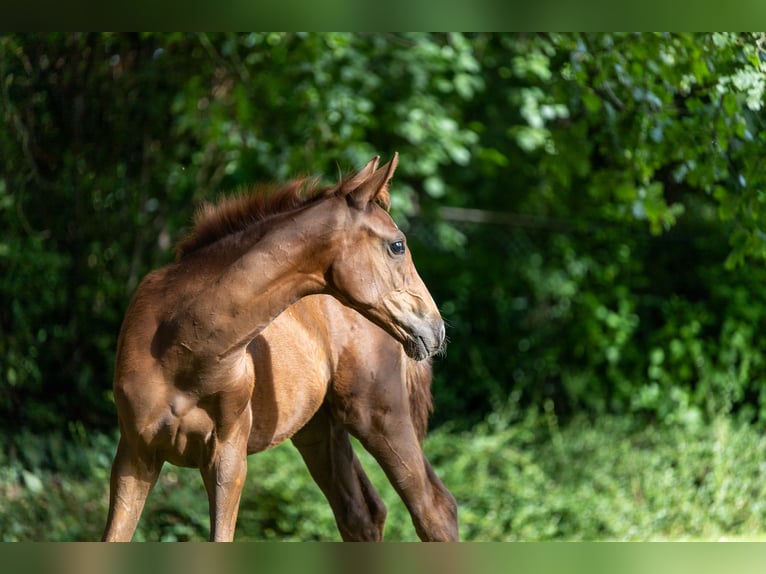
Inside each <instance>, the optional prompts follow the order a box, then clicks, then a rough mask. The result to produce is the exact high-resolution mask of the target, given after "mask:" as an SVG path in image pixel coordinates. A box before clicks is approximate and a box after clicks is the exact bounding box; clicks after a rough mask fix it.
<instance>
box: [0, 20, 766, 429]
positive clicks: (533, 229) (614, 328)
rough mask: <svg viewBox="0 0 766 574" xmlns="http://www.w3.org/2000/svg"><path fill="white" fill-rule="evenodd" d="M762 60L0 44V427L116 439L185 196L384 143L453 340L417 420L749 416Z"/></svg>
mask: <svg viewBox="0 0 766 574" xmlns="http://www.w3.org/2000/svg"><path fill="white" fill-rule="evenodd" d="M765 57H766V51H765V50H764V37H763V36H762V35H758V34H457V33H455V34H426V33H413V34H350V33H333V34H304V33H247V34H203V33H200V34H150V33H146V34H106V33H105V34H50V35H42V34H16V35H5V36H2V37H1V38H0V77H2V86H0V110H1V112H0V113H2V124H0V125H1V126H2V127H0V156H1V157H2V158H3V171H2V176H1V177H0V225H2V228H3V230H4V231H3V235H2V238H0V300H2V301H3V303H4V304H3V306H2V308H1V309H0V390H1V391H2V392H0V414H2V419H3V421H4V422H3V426H5V427H6V428H27V429H30V430H35V431H50V430H54V429H64V428H66V427H67V424H68V423H69V422H70V421H78V422H81V423H83V424H86V425H87V426H88V427H89V428H101V429H106V428H109V429H112V428H114V413H113V408H112V405H111V396H110V391H109V388H110V376H111V372H112V369H113V352H114V347H115V342H116V335H117V332H118V330H119V324H120V320H121V317H122V313H123V310H124V309H125V307H126V305H127V302H128V299H129V297H130V294H131V293H132V291H133V289H134V287H135V285H136V284H137V282H138V281H139V280H140V278H141V277H142V276H143V275H144V274H145V273H146V272H147V271H148V270H150V269H152V268H154V267H156V266H158V265H160V264H163V263H165V262H167V261H169V260H170V259H171V258H172V245H173V243H174V241H175V240H176V239H177V238H179V237H180V236H181V234H182V233H183V231H184V228H185V227H186V225H187V224H188V222H189V220H190V217H191V214H192V212H193V209H194V207H195V205H196V204H197V203H198V202H199V201H200V200H202V199H210V198H213V197H214V196H215V195H216V194H217V193H218V192H220V191H232V190H236V189H238V188H240V187H242V186H246V185H249V184H250V183H252V182H254V181H263V180H281V179H284V178H287V177H290V176H292V175H295V174H302V173H305V172H311V173H325V174H327V175H328V176H329V177H331V178H332V177H335V174H336V173H337V172H339V171H340V172H343V171H346V170H349V169H353V168H355V167H358V166H360V165H362V164H363V163H364V161H366V160H367V159H368V158H369V157H370V156H371V155H373V154H376V153H381V154H383V155H390V153H392V152H393V151H394V150H398V151H399V152H400V154H401V157H402V161H401V168H400V170H399V172H397V178H396V181H395V185H394V188H393V215H394V217H395V218H396V219H397V221H398V222H399V223H400V224H401V225H402V227H404V228H406V229H407V231H408V233H409V236H410V238H411V240H412V241H411V245H412V249H413V253H414V255H415V260H416V263H417V265H418V268H419V269H420V270H421V272H422V275H423V276H424V278H425V280H426V282H427V284H428V285H429V287H430V288H431V289H432V291H433V292H434V294H435V296H436V300H437V301H438V302H439V304H440V305H441V306H442V308H443V311H444V315H445V317H446V319H447V320H448V322H449V323H450V325H451V327H450V339H451V345H450V347H449V350H448V353H447V355H446V357H444V358H440V359H439V360H438V361H437V363H436V382H435V389H436V393H435V394H436V416H435V419H434V422H435V424H437V425H438V424H442V423H444V422H446V421H459V422H461V424H463V425H464V426H465V427H466V428H467V427H470V426H471V425H472V424H473V423H475V422H477V421H478V420H481V419H482V418H483V417H484V416H485V415H486V414H487V413H488V412H490V411H491V410H492V409H493V407H494V406H495V405H497V404H503V403H504V402H505V401H506V400H507V397H508V396H509V395H510V394H511V393H512V392H514V391H517V392H519V393H520V395H519V396H520V400H521V402H522V404H523V405H524V406H525V407H530V408H532V409H539V408H541V406H542V405H544V404H547V401H552V404H553V405H554V407H555V410H556V412H557V414H559V415H563V414H567V415H572V414H574V413H577V412H588V413H591V414H605V413H627V412H638V413H641V414H642V415H643V416H646V417H647V420H660V421H665V420H667V421H668V422H672V421H677V420H687V419H688V420H695V419H697V418H700V417H703V418H704V417H708V418H713V417H715V416H716V415H718V414H725V413H727V412H738V413H739V412H741V413H744V414H745V415H746V416H748V417H750V418H753V419H754V418H763V417H764V416H766V394H764V392H763V391H762V389H761V387H762V385H760V380H761V378H762V377H763V374H764V373H763V359H762V352H761V349H760V348H759V345H758V338H757V334H758V331H759V327H760V324H761V322H762V318H763V316H764V313H766V308H764V305H763V298H762V296H761V294H760V285H761V284H762V283H763V277H762V274H763V268H762V265H763V259H764V256H765V255H766V249H765V248H764V246H765V245H766V243H764V237H766V236H765V235H764V229H765V228H766V227H765V226H764V221H763V220H764V213H766V211H764V209H763V205H764V203H766V195H764V193H763V192H762V190H763V189H764V187H765V185H764V184H766V181H764V177H766V176H764V174H763V170H761V169H760V163H761V157H760V155H761V149H762V148H763V145H764V143H765V142H764V137H766V136H765V135H764V134H766V130H764V129H763V110H762V105H763V96H764V89H766V83H765V82H764V81H763V77H764V76H763V72H764V63H763V62H764V59H765ZM444 208H452V209H453V210H454V208H467V209H469V210H479V211H478V212H474V211H469V212H465V211H451V212H450V211H445V209H444ZM466 213H468V214H469V215H466ZM477 213H478V215H477Z"/></svg>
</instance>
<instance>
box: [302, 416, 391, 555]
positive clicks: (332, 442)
mask: <svg viewBox="0 0 766 574" xmlns="http://www.w3.org/2000/svg"><path fill="white" fill-rule="evenodd" d="M292 440H293V444H294V445H295V446H296V447H297V449H298V450H299V451H300V453H301V456H302V457H303V460H304V461H305V462H306V466H307V467H308V469H309V472H310V473H311V476H312V478H313V479H314V481H315V482H316V483H317V485H318V486H319V488H320V489H321V490H322V492H323V493H324V495H325V498H327V501H328V502H329V503H330V507H331V508H332V511H333V514H334V515H335V522H336V524H337V526H338V531H339V532H340V535H341V537H342V538H343V540H345V541H368V542H378V541H380V540H382V538H383V527H384V524H385V521H386V506H385V504H384V503H383V500H382V499H381V498H380V496H379V495H378V493H377V492H376V491H375V488H374V487H373V486H372V483H371V482H370V480H369V479H368V478H367V475H366V474H365V472H364V469H363V468H362V465H361V463H360V462H359V459H358V458H357V457H356V454H354V449H353V448H352V446H351V442H350V440H349V436H348V433H347V432H346V430H345V429H344V428H343V427H342V426H341V425H340V424H338V423H337V422H336V421H334V420H333V419H332V418H331V417H330V416H329V415H328V413H327V411H326V410H325V409H324V408H322V409H320V410H319V412H317V413H316V414H315V415H314V417H313V418H312V419H311V421H309V423H308V424H307V425H306V426H304V427H303V428H302V429H301V430H300V431H299V432H298V433H297V434H296V435H295V436H294V437H293V439H292Z"/></svg>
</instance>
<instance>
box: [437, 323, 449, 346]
mask: <svg viewBox="0 0 766 574" xmlns="http://www.w3.org/2000/svg"><path fill="white" fill-rule="evenodd" d="M446 338H447V330H446V329H445V327H444V321H442V323H441V325H439V346H441V344H442V343H444V339H446Z"/></svg>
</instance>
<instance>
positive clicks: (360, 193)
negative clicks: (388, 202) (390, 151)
mask: <svg viewBox="0 0 766 574" xmlns="http://www.w3.org/2000/svg"><path fill="white" fill-rule="evenodd" d="M378 159H379V158H378V157H376V158H375V159H373V160H372V161H370V163H368V164H367V165H366V166H365V167H364V169H363V170H362V171H361V172H359V174H358V175H356V176H354V178H352V181H353V180H354V179H357V178H358V177H359V176H360V175H361V174H362V173H363V172H366V171H367V169H368V168H369V167H370V166H371V165H374V166H375V167H377V163H378ZM398 164H399V154H398V153H397V152H394V157H392V158H391V161H389V162H388V163H387V164H385V165H384V166H382V167H380V168H379V169H377V170H374V173H372V174H371V175H369V176H367V177H365V178H364V179H363V180H362V181H361V182H360V183H359V184H358V185H355V186H353V187H352V186H351V185H349V188H348V189H349V193H348V196H347V197H348V198H349V199H350V200H352V201H353V203H354V205H355V206H356V207H359V208H364V207H365V206H366V205H367V204H368V203H371V202H373V201H375V200H376V199H377V198H378V195H380V194H386V195H385V198H387V197H388V195H387V193H388V182H389V181H391V178H392V177H394V172H395V171H396V166H397V165H398ZM373 169H374V168H373ZM349 183H351V182H349Z"/></svg>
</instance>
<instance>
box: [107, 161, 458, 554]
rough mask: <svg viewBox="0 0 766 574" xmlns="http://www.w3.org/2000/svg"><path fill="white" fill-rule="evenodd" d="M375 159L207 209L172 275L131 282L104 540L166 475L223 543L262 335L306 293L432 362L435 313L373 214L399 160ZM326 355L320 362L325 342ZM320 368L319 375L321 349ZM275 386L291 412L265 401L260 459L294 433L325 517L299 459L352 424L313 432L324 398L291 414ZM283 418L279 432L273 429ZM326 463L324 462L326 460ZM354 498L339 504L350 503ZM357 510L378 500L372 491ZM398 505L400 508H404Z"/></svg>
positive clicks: (169, 269) (293, 386)
mask: <svg viewBox="0 0 766 574" xmlns="http://www.w3.org/2000/svg"><path fill="white" fill-rule="evenodd" d="M378 161H379V160H378V158H374V159H373V160H371V161H370V162H369V163H368V164H367V165H366V166H365V167H364V168H363V169H362V170H361V171H360V172H358V173H357V174H355V175H352V176H350V177H348V178H345V179H343V180H342V181H341V182H340V183H339V184H338V185H336V186H333V187H326V188H320V187H319V186H318V185H316V184H315V183H312V182H307V181H306V180H296V181H294V182H291V183H289V184H287V185H285V186H283V187H282V188H280V189H279V190H276V191H274V192H273V193H271V194H268V195H265V194H258V193H254V194H251V195H247V196H241V197H238V198H234V199H231V200H228V201H224V202H222V203H219V204H217V205H207V206H205V207H204V208H203V209H202V210H201V211H199V212H198V214H197V217H196V220H195V225H194V228H193V229H192V231H191V233H190V235H189V236H188V237H186V238H185V239H184V240H182V241H181V242H180V243H179V245H178V247H177V255H178V256H177V260H176V262H175V263H173V264H171V265H168V266H166V267H164V268H162V269H159V270H157V271H154V272H152V273H150V274H149V275H147V277H146V278H145V279H144V280H143V281H142V282H141V284H140V285H139V287H138V288H137V290H136V293H135V294H134V296H133V299H132V301H131V303H130V305H129V307H128V310H127V312H126V314H125V318H124V321H123V325H122V329H121V331H120V336H119V339H118V344H117V355H116V366H115V378H114V397H115V404H116V407H117V412H118V418H119V424H120V432H121V437H120V441H119V444H118V447H117V453H116V455H115V460H114V463H113V466H112V476H111V481H110V502H109V515H108V518H107V524H106V529H105V532H104V540H129V539H130V538H132V535H133V532H134V530H135V527H136V524H137V522H138V519H139V517H140V514H141V511H142V509H143V506H144V503H145V500H146V497H147V496H148V494H149V492H150V490H151V489H152V487H153V486H154V484H155V482H156V480H157V477H158V475H159V472H160V469H161V467H162V465H163V464H164V462H165V461H168V462H171V463H172V464H175V465H179V466H187V467H197V468H199V469H200V471H201V474H202V478H203V482H204V484H205V488H206V490H207V493H208V498H209V503H210V520H211V529H210V538H211V540H232V539H233V537H234V530H235V525H236V519H237V513H238V508H239V500H240V496H241V493H242V487H243V485H244V480H245V474H246V470H247V464H246V457H247V454H248V453H250V452H257V450H258V448H257V447H255V446H254V445H258V444H263V438H262V437H264V436H265V435H264V433H263V428H264V421H266V420H269V416H270V415H269V413H268V412H267V409H266V407H265V405H266V404H267V403H266V402H265V399H264V397H265V396H266V394H268V391H267V389H266V387H267V383H266V382H265V381H266V380H268V375H267V374H264V373H267V371H265V370H264V368H263V360H264V359H263V357H265V356H266V355H267V353H265V351H264V348H263V339H262V335H263V333H264V330H266V329H267V327H269V325H270V324H272V322H273V321H274V320H275V318H277V317H278V316H279V315H280V313H282V312H283V311H284V310H285V309H287V308H288V307H290V305H292V304H293V303H296V302H300V301H301V300H302V299H303V298H306V297H308V296H310V295H315V294H327V295H330V296H331V297H333V298H334V299H336V300H337V301H338V302H340V303H342V304H343V305H345V306H347V307H349V308H351V309H354V310H355V311H356V312H358V313H359V314H361V315H362V316H364V317H365V318H366V320H367V322H368V323H369V322H372V323H374V324H375V325H377V326H378V327H379V330H380V329H382V330H383V331H385V333H386V334H387V337H388V338H389V339H390V338H393V339H394V340H396V341H397V343H398V347H399V348H400V349H401V351H402V352H404V353H406V355H407V357H408V360H410V358H411V359H413V360H421V361H422V360H425V359H428V358H429V357H430V356H431V355H433V354H434V353H436V352H438V351H439V350H440V349H441V348H442V345H443V343H444V336H445V333H444V323H443V321H442V319H441V316H440V314H439V311H438V309H437V307H436V305H435V303H434V301H433V299H432V298H431V296H430V294H429V293H428V290H427V289H426V287H425V285H424V284H423V281H422V280H421V279H420V277H419V275H418V273H417V271H416V269H415V267H414V265H413V263H412V258H411V256H410V253H409V250H408V249H407V247H406V238H405V236H404V234H403V233H402V232H401V231H400V230H399V229H398V228H397V226H396V225H395V224H394V222H393V220H392V219H391V218H390V216H389V215H388V213H387V210H386V209H384V207H382V206H386V207H387V205H388V197H389V196H388V186H389V182H390V180H391V177H392V176H393V173H394V170H395V169H396V164H397V156H394V158H393V159H392V160H391V162H389V163H388V164H386V165H384V166H382V167H380V168H379V167H378ZM326 323H327V321H326V320H325V324H326ZM316 329H317V330H321V326H320V327H316ZM320 346H321V345H319V344H317V349H318V348H319V347H320ZM325 350H326V351H329V352H331V351H330V347H329V346H327V344H325ZM343 355H348V352H347V351H346V352H341V353H340V354H339V355H338V357H337V360H336V361H335V364H336V367H337V366H338V365H341V364H343V361H342V360H341V359H342V356H343ZM324 358H325V364H326V365H327V367H326V372H323V373H322V374H323V375H327V376H329V377H332V376H335V377H336V378H337V374H338V373H337V372H335V373H332V370H333V369H332V365H331V363H332V362H333V361H327V360H326V359H327V357H324ZM316 359H317V360H318V362H320V363H321V360H322V356H321V353H320V352H319V350H317V355H316ZM285 361H289V358H288V359H286V360H285V359H280V360H279V361H277V360H276V359H274V358H271V359H270V364H272V365H285V364H287V363H286V362H285ZM312 364H313V362H312ZM277 368H278V367H277ZM336 370H337V369H336ZM402 376H403V377H406V373H404V370H402ZM272 381H273V383H272V388H273V391H272V396H273V397H274V400H275V401H278V400H279V399H282V400H283V401H285V400H287V402H286V403H285V404H280V403H277V402H274V403H272V406H271V408H273V409H276V411H274V412H271V418H272V419H273V418H274V415H275V412H276V413H277V415H276V419H275V420H276V421H277V423H279V424H277V425H276V426H275V427H274V429H275V430H278V429H279V428H280V425H282V426H283V427H284V428H285V429H287V430H283V431H280V432H279V433H276V434H275V435H274V436H273V437H272V438H271V439H270V440H269V441H268V444H267V446H270V445H271V444H272V443H274V444H275V443H276V442H275V441H277V442H278V437H280V436H282V437H284V438H287V437H288V436H292V435H295V437H294V442H295V444H296V445H297V446H298V447H299V449H301V453H302V454H303V456H304V459H305V460H307V463H308V464H309V468H310V470H312V474H313V475H314V476H315V479H317V482H318V483H319V484H320V486H322V487H323V491H324V492H325V494H326V495H327V496H328V499H329V500H330V503H331V505H333V496H334V495H333V492H332V486H330V487H328V486H327V485H326V484H325V485H324V486H323V481H322V478H321V471H320V470H319V469H320V468H321V463H320V462H316V461H317V460H319V459H321V458H322V457H321V456H317V455H316V453H314V452H312V451H311V447H310V443H311V440H301V437H306V436H309V435H310V434H311V429H312V428H314V429H316V428H320V427H322V426H323V425H324V426H325V427H328V432H332V430H329V429H330V427H332V425H333V423H334V422H337V421H341V424H343V425H346V427H343V428H349V429H353V428H354V425H353V424H349V422H347V421H344V420H343V418H342V417H341V418H339V417H338V412H331V414H327V416H326V417H325V422H322V417H323V416H324V415H325V414H326V413H327V412H328V410H329V411H332V409H329V408H325V407H322V406H321V405H322V403H323V401H324V395H322V400H321V401H317V400H316V399H315V400H314V401H313V402H311V401H309V403H306V405H307V406H304V409H303V410H302V411H299V412H296V411H295V406H294V404H291V403H290V402H289V399H290V398H292V397H296V396H304V393H305V394H310V393H309V392H308V391H307V389H302V388H300V385H299V384H298V383H296V382H295V378H294V377H288V378H287V379H285V378H284V377H272ZM334 383H335V384H336V385H337V381H335V382H334ZM371 384H375V382H374V381H373V382H371ZM320 388H321V385H320ZM288 389H289V390H288ZM329 390H330V386H329V385H328V386H327V387H326V389H325V391H326V392H325V394H326V398H327V401H324V402H331V396H332V394H331V393H330V392H329ZM316 396H320V395H316ZM290 412H292V415H290V414H286V413H290ZM288 419H289V420H291V421H292V422H291V423H290V424H286V423H285V420H288ZM309 421H310V422H309ZM301 422H302V423H304V424H301ZM307 422H308V424H305V423H307ZM291 432H292V435H291ZM296 433H297V434H296ZM336 434H337V433H336ZM312 440H313V439H312ZM264 448H265V447H264ZM398 448H399V447H396V446H395V447H394V451H395V452H396V451H397V449H398ZM418 448H419V447H418ZM421 453H422V451H421ZM373 454H374V451H373ZM333 456H335V455H334V454H332V453H330V454H328V455H327V456H326V457H325V458H326V459H328V460H334V459H333V458H332V457H333ZM345 456H346V459H347V460H348V461H350V462H349V464H351V467H350V468H352V469H357V467H358V466H359V465H358V461H356V460H355V459H354V458H353V457H350V458H349V456H348V454H346V455H345ZM378 456H381V457H383V455H382V454H379V455H378ZM389 456H393V457H394V458H396V457H397V456H398V455H397V454H394V455H389ZM328 457H329V458H328ZM420 465H421V467H422V469H421V468H418V471H420V474H423V473H424V474H423V475H424V476H426V477H430V476H431V475H433V471H432V470H430V466H429V465H428V463H427V461H425V459H424V457H423V459H422V460H421V461H420ZM384 468H385V465H384ZM353 472H354V473H355V475H354V476H355V477H356V480H357V486H360V487H361V486H364V487H365V489H366V484H365V480H366V478H365V477H363V473H361V474H360V473H359V472H358V471H357V470H354V471H353ZM387 472H389V470H387ZM409 472H411V471H409V470H408V471H407V473H406V474H407V476H404V477H403V478H402V477H399V478H394V480H396V481H399V482H401V483H402V484H407V483H408V482H409V481H411V480H412V479H411V478H409V474H408V473H409ZM389 476H393V477H395V476H396V475H395V474H393V473H389ZM421 478H422V477H421ZM427 480H428V481H429V484H433V483H432V479H431V478H427ZM437 481H438V479H437ZM325 482H326V481H325ZM395 484H396V483H395ZM438 484H439V485H440V483H438ZM338 486H340V485H338ZM397 489H398V490H399V491H400V494H401V493H406V492H407V490H406V489H403V488H401V487H397ZM442 489H443V487H442ZM437 490H438V489H437ZM444 491H445V492H446V489H444ZM372 492H373V493H374V491H372ZM446 494H447V495H449V493H446ZM353 496H356V495H351V498H347V499H346V500H345V503H351V502H358V501H354V500H353ZM364 496H367V497H368V499H369V500H373V499H374V497H372V498H369V497H370V496H372V495H371V494H369V489H366V490H365V494H364ZM335 498H338V497H337V496H335ZM341 498H342V497H341ZM403 498H405V501H407V497H406V496H405V494H403ZM448 498H450V499H451V496H449V497H448ZM373 502H375V501H373ZM450 502H451V503H452V504H453V505H454V500H451V501H449V500H448V501H447V506H450ZM339 504H343V502H341V503H335V505H333V510H334V511H335V512H336V517H337V516H338V509H339V508H340V506H339ZM368 506H369V507H370V508H372V506H375V504H372V505H368ZM422 506H423V503H422V502H417V501H413V502H411V503H408V508H410V510H411V512H413V519H414V521H415V524H416V528H417V529H418V532H419V534H421V536H422V537H425V538H426V539H431V538H439V539H442V538H444V539H451V538H454V536H456V526H455V527H454V528H452V527H448V528H447V529H446V530H445V532H447V531H448V534H447V535H446V536H444V535H441V534H437V535H434V536H431V535H430V534H429V533H428V531H429V528H428V527H423V526H422V525H420V526H419V519H418V518H417V516H420V515H422V516H424V517H425V518H424V519H423V520H424V521H425V522H429V521H430V520H431V519H430V518H428V513H427V512H426V513H423V512H422V511H421V507H422ZM413 509H414V510H413ZM450 513H451V514H455V512H454V511H453V510H448V512H447V514H450ZM423 520H420V522H423ZM357 522H358V520H357ZM378 522H380V521H379V520H378ZM339 528H340V529H341V533H342V534H343V533H344V528H345V530H347V531H350V530H349V529H351V530H353V528H355V527H354V526H347V525H344V524H343V521H339ZM380 528H381V529H382V523H381V524H380ZM367 530H368V531H370V528H369V525H367ZM373 530H374V529H373ZM370 532H371V531H370ZM434 532H436V531H434ZM376 537H377V534H375V533H374V532H373V533H369V532H368V533H367V534H362V535H358V536H357V535H355V534H352V535H348V534H344V538H349V539H351V538H376Z"/></svg>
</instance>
